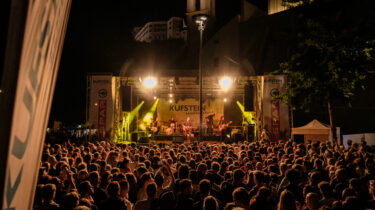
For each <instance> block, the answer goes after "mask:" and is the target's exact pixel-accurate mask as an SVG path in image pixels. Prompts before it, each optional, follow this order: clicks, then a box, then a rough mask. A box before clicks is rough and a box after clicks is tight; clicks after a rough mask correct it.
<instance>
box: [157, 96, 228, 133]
mask: <svg viewBox="0 0 375 210" xmlns="http://www.w3.org/2000/svg"><path fill="white" fill-rule="evenodd" d="M202 105H203V106H202V107H203V108H202V112H203V115H202V116H203V123H204V122H205V117H206V116H207V115H208V114H212V113H215V116H214V123H217V122H218V121H219V119H220V116H222V115H224V102H223V100H220V99H207V100H204V102H203V104H202ZM157 115H158V119H159V121H161V122H168V120H169V119H170V118H171V117H173V118H174V119H175V120H176V121H177V124H183V123H184V122H185V121H186V118H187V117H190V121H191V123H192V125H193V126H194V127H198V125H199V100H197V99H194V98H187V99H184V100H178V101H174V102H173V103H170V102H169V100H168V99H160V101H159V103H158V106H157Z"/></svg>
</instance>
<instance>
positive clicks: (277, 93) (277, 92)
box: [270, 88, 280, 97]
mask: <svg viewBox="0 0 375 210" xmlns="http://www.w3.org/2000/svg"><path fill="white" fill-rule="evenodd" d="M270 95H271V96H272V97H276V96H279V95H280V91H279V89H277V88H273V89H272V90H271V92H270Z"/></svg>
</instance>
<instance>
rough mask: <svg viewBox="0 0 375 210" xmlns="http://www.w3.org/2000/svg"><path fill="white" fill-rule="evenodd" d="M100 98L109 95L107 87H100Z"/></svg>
mask: <svg viewBox="0 0 375 210" xmlns="http://www.w3.org/2000/svg"><path fill="white" fill-rule="evenodd" d="M98 95H99V98H105V97H107V90H106V89H100V90H99V91H98Z"/></svg>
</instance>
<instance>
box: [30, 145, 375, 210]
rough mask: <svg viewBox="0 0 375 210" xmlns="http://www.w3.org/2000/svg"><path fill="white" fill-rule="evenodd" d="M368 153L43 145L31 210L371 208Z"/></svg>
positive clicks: (332, 148) (331, 148)
mask: <svg viewBox="0 0 375 210" xmlns="http://www.w3.org/2000/svg"><path fill="white" fill-rule="evenodd" d="M374 152H375V148H374V147H372V146H368V145H366V143H365V142H363V143H362V144H355V143H353V144H352V143H350V142H349V148H347V149H345V148H344V147H343V146H341V145H332V144H330V143H320V142H314V143H312V142H309V143H308V144H306V145H305V144H297V143H296V142H293V141H291V140H289V141H279V142H269V141H259V142H239V143H235V144H223V143H207V142H200V143H191V144H149V145H139V144H134V143H133V144H123V145H115V144H111V143H108V142H97V143H89V144H88V145H86V146H84V145H76V144H72V143H70V142H69V141H67V142H66V143H64V144H52V145H51V144H46V145H45V146H44V150H43V155H42V160H41V163H40V169H39V177H38V184H37V188H36V193H35V198H34V209H38V210H39V209H66V210H70V209H128V210H129V209H133V210H148V209H156V210H164V209H166V210H173V209H178V210H184V209H187V210H188V209H189V210H190V209H193V210H194V209H204V210H219V209H225V210H230V209H233V210H242V209H245V210H248V209H250V210H257V209H261V210H273V209H277V210H300V209H309V210H317V209H323V210H328V209H332V210H340V209H345V210H346V209H355V210H361V209H375V202H374V199H375V161H374Z"/></svg>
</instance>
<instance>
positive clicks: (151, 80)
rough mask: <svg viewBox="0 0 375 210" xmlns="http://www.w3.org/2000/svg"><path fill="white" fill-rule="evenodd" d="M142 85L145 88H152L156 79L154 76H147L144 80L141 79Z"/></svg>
mask: <svg viewBox="0 0 375 210" xmlns="http://www.w3.org/2000/svg"><path fill="white" fill-rule="evenodd" d="M143 85H144V86H145V87H146V88H153V87H155V86H156V79H155V78H154V77H147V78H146V79H145V80H144V81H143Z"/></svg>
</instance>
